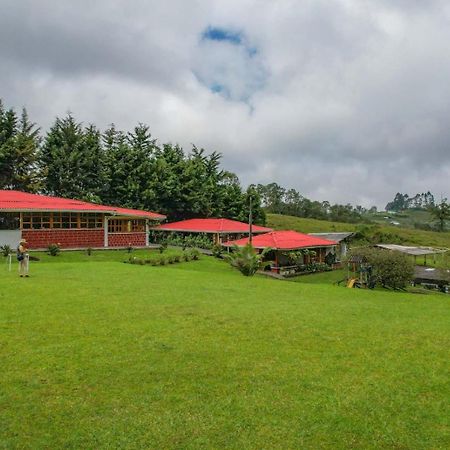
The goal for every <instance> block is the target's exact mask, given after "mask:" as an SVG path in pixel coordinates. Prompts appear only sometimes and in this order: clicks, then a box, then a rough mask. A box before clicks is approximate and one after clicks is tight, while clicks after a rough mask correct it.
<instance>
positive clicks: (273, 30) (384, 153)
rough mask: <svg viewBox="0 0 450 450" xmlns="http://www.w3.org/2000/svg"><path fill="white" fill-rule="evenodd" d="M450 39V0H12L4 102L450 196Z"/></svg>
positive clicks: (278, 175) (376, 191)
mask: <svg viewBox="0 0 450 450" xmlns="http://www.w3.org/2000/svg"><path fill="white" fill-rule="evenodd" d="M449 43H450V2H449V1H448V0H442V1H440V0H296V1H294V0H285V1H281V0H280V1H276V0H267V1H263V0H253V1H252V0H223V1H213V0H197V1H189V0H173V1H170V0H166V1H162V0H160V1H156V0H154V1H150V0H142V1H137V0H95V1H92V0H90V1H85V0H77V1H73V0H72V1H65V0H52V1H46V0H39V1H36V0H0V98H2V99H3V101H4V103H5V104H6V105H7V106H13V107H15V108H16V109H20V108H21V107H22V106H26V107H27V109H28V110H29V113H30V115H31V118H32V119H33V120H34V121H35V122H37V123H38V124H39V125H40V126H41V127H42V128H43V130H46V129H48V127H49V126H50V124H51V123H52V122H53V120H54V119H55V117H56V116H63V115H65V114H66V113H67V112H68V111H71V112H72V113H73V114H74V115H75V117H76V118H77V119H78V120H79V121H82V122H84V123H85V124H88V123H95V124H96V125H97V126H99V127H100V128H102V129H104V128H105V127H106V126H107V125H108V124H110V123H115V124H116V126H117V127H118V128H121V129H124V130H128V129H131V128H132V127H133V126H134V125H136V124H137V123H138V122H144V123H147V124H148V125H150V129H151V131H152V134H153V135H154V137H157V138H158V140H159V141H160V142H168V141H171V142H173V143H175V142H178V143H180V144H181V145H183V147H185V148H186V149H189V148H190V145H191V143H194V144H196V145H197V146H198V147H204V148H205V149H207V150H209V151H213V150H215V151H218V152H221V153H222V154H223V155H224V160H223V162H224V166H225V168H226V169H228V170H231V171H234V172H236V173H237V174H238V175H239V177H240V179H241V181H242V182H243V184H245V185H246V184H248V183H269V182H272V181H275V182H277V183H279V184H281V185H283V186H285V187H293V188H295V189H297V190H299V191H300V192H301V193H302V194H303V195H305V196H307V197H309V198H312V199H315V200H329V201H331V202H340V203H347V202H350V203H352V204H362V205H364V206H371V205H377V206H379V207H380V206H381V207H384V205H385V204H386V203H387V202H388V201H389V200H391V199H392V198H393V196H394V194H395V193H396V192H397V191H400V192H406V193H409V194H410V195H414V194H415V193H417V192H423V191H426V190H431V191H432V192H433V193H434V194H435V195H436V196H437V197H439V198H440V195H441V194H443V195H444V196H449V195H450V181H449V180H450V120H449V119H450V44H449Z"/></svg>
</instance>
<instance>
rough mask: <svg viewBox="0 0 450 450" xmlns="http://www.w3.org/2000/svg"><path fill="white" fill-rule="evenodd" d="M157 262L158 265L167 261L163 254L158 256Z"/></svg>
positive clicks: (163, 264)
mask: <svg viewBox="0 0 450 450" xmlns="http://www.w3.org/2000/svg"><path fill="white" fill-rule="evenodd" d="M158 262H159V265H160V266H165V265H166V264H167V263H168V261H167V258H166V257H165V256H160V257H159V258H158Z"/></svg>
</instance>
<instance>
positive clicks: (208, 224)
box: [154, 219, 272, 234]
mask: <svg viewBox="0 0 450 450" xmlns="http://www.w3.org/2000/svg"><path fill="white" fill-rule="evenodd" d="M249 227H250V225H249V224H248V223H244V222H238V221H237V220H230V219H188V220H181V221H179V222H172V223H165V224H163V225H159V226H158V227H155V228H154V230H161V231H180V232H188V233H189V232H192V233H219V234H222V233H223V234H225V233H249ZM268 231H272V229H271V228H266V227H260V226H258V225H253V233H267V232H268Z"/></svg>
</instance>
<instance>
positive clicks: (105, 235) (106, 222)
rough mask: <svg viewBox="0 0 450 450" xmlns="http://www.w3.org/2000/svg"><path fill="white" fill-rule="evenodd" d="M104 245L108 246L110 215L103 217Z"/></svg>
mask: <svg viewBox="0 0 450 450" xmlns="http://www.w3.org/2000/svg"><path fill="white" fill-rule="evenodd" d="M103 247H105V248H107V247H108V217H106V215H105V216H104V218H103Z"/></svg>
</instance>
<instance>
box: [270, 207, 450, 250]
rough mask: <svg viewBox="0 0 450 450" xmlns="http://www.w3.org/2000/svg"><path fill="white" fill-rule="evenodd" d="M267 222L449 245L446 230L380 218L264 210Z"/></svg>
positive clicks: (392, 241)
mask: <svg viewBox="0 0 450 450" xmlns="http://www.w3.org/2000/svg"><path fill="white" fill-rule="evenodd" d="M267 226H268V227H271V228H274V229H276V230H295V231H299V232H301V233H320V232H330V231H331V232H332V231H357V232H358V234H359V235H360V237H361V238H362V239H365V240H367V241H368V242H374V243H379V242H383V243H390V244H403V245H419V246H430V247H441V248H449V249H450V232H442V233H438V232H435V231H425V230H416V229H412V228H404V227H403V226H393V225H387V224H385V222H382V221H381V222H380V223H376V224H373V225H365V224H350V223H342V222H330V221H327V220H316V219H304V218H301V217H293V216H285V215H282V214H267Z"/></svg>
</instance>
